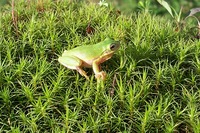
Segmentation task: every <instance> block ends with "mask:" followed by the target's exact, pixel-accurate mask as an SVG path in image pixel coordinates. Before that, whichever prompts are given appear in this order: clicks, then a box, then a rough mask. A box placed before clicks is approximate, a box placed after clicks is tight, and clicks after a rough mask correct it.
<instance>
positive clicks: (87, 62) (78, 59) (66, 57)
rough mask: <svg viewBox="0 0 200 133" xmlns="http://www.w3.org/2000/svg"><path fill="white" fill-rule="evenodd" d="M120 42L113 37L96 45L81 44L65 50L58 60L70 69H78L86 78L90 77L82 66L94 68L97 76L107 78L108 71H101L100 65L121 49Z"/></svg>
mask: <svg viewBox="0 0 200 133" xmlns="http://www.w3.org/2000/svg"><path fill="white" fill-rule="evenodd" d="M119 47H120V43H119V42H118V41H115V40H113V39H111V38H106V39H105V40H104V41H102V42H99V43H97V44H94V45H84V46H79V47H76V48H74V49H71V50H65V51H64V52H63V54H62V56H60V57H59V58H58V61H59V62H60V63H61V64H62V65H64V66H65V67H67V68H69V69H75V70H77V71H78V72H79V73H80V74H81V75H82V76H84V77H85V78H86V79H89V77H88V76H87V74H86V72H85V71H84V70H83V69H82V67H89V68H91V67H92V68H93V71H94V73H95V77H96V78H97V80H98V79H101V80H105V78H106V73H105V72H104V71H100V67H99V65H100V64H101V63H103V62H105V61H106V60H108V59H110V58H111V57H112V55H113V54H114V53H115V52H116V51H117V50H118V49H119Z"/></svg>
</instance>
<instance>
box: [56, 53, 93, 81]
mask: <svg viewBox="0 0 200 133" xmlns="http://www.w3.org/2000/svg"><path fill="white" fill-rule="evenodd" d="M58 61H59V62H60V63H61V64H62V65H64V66H65V67H67V68H69V69H75V70H77V71H78V72H79V73H80V74H81V75H82V76H84V77H85V78H86V79H87V80H89V77H88V76H87V74H86V72H85V71H84V70H83V69H82V68H81V65H82V63H83V62H82V60H80V59H79V58H77V57H75V56H61V57H59V58H58Z"/></svg>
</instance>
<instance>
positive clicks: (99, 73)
mask: <svg viewBox="0 0 200 133" xmlns="http://www.w3.org/2000/svg"><path fill="white" fill-rule="evenodd" d="M100 62H101V59H97V60H94V61H93V63H92V68H93V71H94V73H95V77H96V78H97V80H99V79H100V78H101V79H102V80H105V79H106V73H105V72H104V71H100V69H99V67H100V66H99V64H100Z"/></svg>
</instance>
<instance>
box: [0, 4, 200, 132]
mask: <svg viewBox="0 0 200 133" xmlns="http://www.w3.org/2000/svg"><path fill="white" fill-rule="evenodd" d="M30 4H31V5H30ZM5 8H6V9H4V10H3V11H2V12H1V23H0V29H1V30H0V38H1V39H0V112H1V114H0V127H1V128H0V131H1V132H3V131H5V132H20V131H21V132H87V131H93V132H142V133H144V132H159V133H160V132H195V133H199V132H200V120H199V118H200V90H199V87H200V83H199V81H200V60H199V56H200V43H199V41H198V40H197V39H195V38H194V37H192V36H191V35H190V34H189V32H188V31H187V30H183V31H182V32H177V31H176V30H175V27H174V25H173V23H171V22H170V20H167V19H165V18H164V17H162V18H161V17H157V16H153V15H150V14H148V13H143V12H140V13H133V14H131V15H123V13H122V14H120V13H119V11H117V10H116V9H114V8H113V7H100V6H99V5H97V4H86V3H70V2H61V1H60V2H46V3H43V4H38V3H34V2H33V3H29V4H27V3H25V2H24V1H21V2H18V3H16V4H15V9H14V10H15V18H17V19H16V20H13V17H12V14H11V7H5ZM89 23H90V25H91V27H92V28H94V33H93V34H87V32H86V28H87V26H88V24H89ZM108 36H109V37H112V38H114V39H115V40H119V41H120V42H121V47H120V50H119V51H118V52H116V54H115V55H114V56H113V58H111V59H110V60H108V61H107V62H105V63H104V64H103V65H102V69H103V70H105V71H106V72H107V80H106V81H105V83H104V86H100V87H99V86H98V84H97V82H96V80H95V78H94V74H93V72H92V70H90V69H86V71H87V72H88V75H89V76H90V81H87V80H86V79H85V78H84V77H82V76H80V75H79V74H78V73H77V72H76V71H73V70H69V69H67V68H64V67H63V66H62V65H60V64H59V63H58V61H57V58H58V56H59V55H61V53H62V52H63V51H64V50H65V49H71V48H74V47H76V46H80V45H90V44H95V43H98V42H100V41H102V40H104V39H105V38H106V37H108Z"/></svg>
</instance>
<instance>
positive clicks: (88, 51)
mask: <svg viewBox="0 0 200 133" xmlns="http://www.w3.org/2000/svg"><path fill="white" fill-rule="evenodd" d="M101 51H103V50H102V48H101V47H98V46H97V45H96V44H95V45H84V46H79V47H76V48H73V49H70V50H65V52H64V53H63V56H65V55H67V56H76V57H78V58H80V59H82V60H86V59H87V60H93V59H94V58H98V57H99V56H100V55H101V54H102V52H101Z"/></svg>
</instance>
